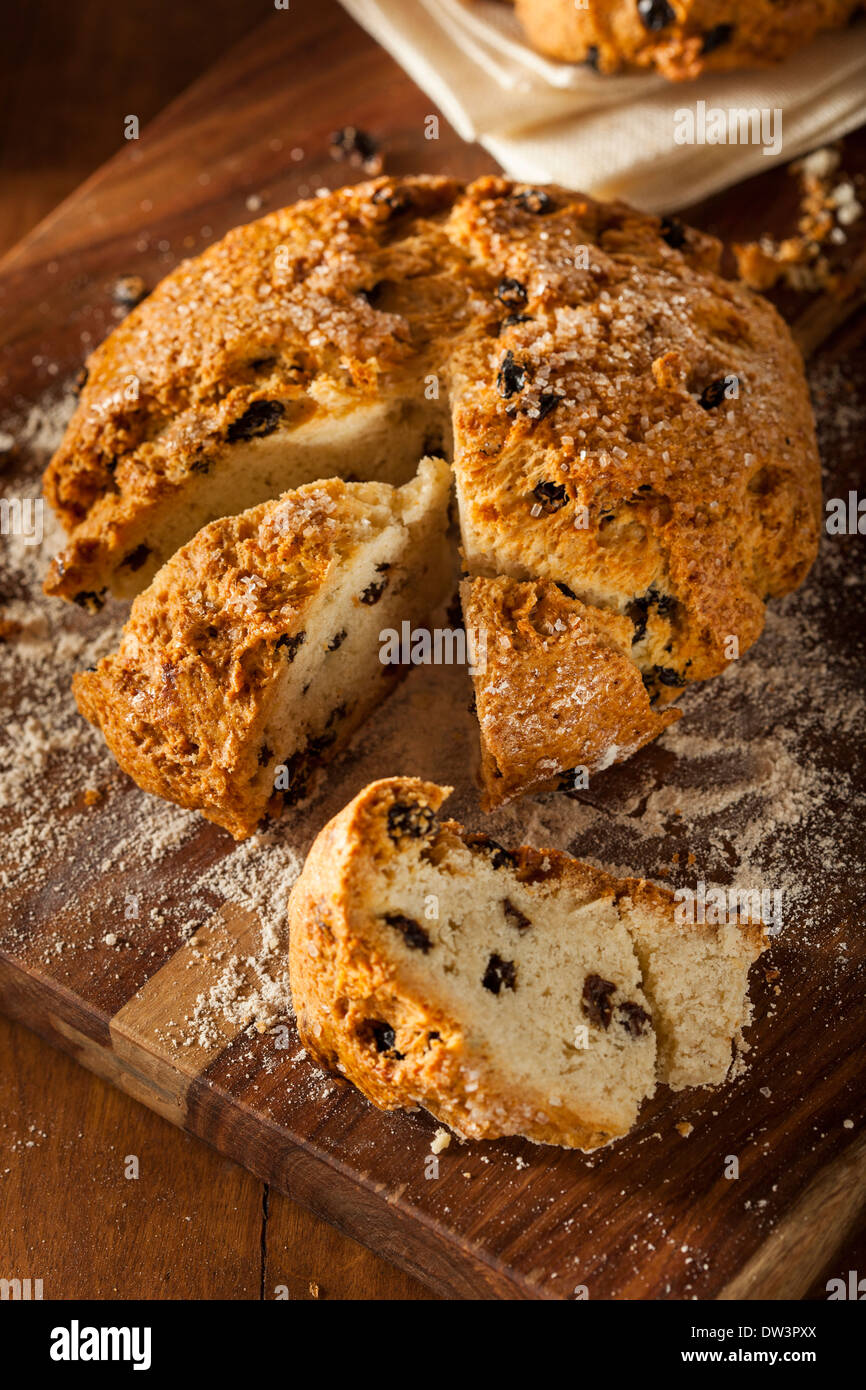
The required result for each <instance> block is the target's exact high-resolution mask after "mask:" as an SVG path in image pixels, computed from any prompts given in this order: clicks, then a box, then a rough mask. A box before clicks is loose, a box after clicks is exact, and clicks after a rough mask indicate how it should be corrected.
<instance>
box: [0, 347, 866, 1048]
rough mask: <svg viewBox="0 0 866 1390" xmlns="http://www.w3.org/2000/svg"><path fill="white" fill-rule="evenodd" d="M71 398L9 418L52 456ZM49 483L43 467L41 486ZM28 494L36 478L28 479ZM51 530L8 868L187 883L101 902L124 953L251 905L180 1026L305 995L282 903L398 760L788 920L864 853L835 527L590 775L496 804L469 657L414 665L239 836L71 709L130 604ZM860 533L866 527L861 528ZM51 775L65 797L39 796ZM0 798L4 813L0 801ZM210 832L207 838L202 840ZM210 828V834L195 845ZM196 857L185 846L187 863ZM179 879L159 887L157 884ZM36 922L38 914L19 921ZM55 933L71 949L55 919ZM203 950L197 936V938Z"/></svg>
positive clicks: (44, 550) (0, 649)
mask: <svg viewBox="0 0 866 1390" xmlns="http://www.w3.org/2000/svg"><path fill="white" fill-rule="evenodd" d="M845 386H846V381H845V374H844V369H843V368H838V367H836V368H832V369H823V370H822V373H821V374H819V375H818V377H817V378H816V379H815V380H813V389H814V390H815V392H816V396H817V399H818V402H819V404H820V401H821V397H822V394H823V395H824V396H825V397H826V398H828V399H830V398H832V399H833V400H834V402H836V404H834V407H833V409H832V411H825V412H824V415H823V419H822V417H821V416H820V414H819V419H822V447H823V450H824V452H825V456H827V457H833V456H834V451H837V450H838V449H839V448H841V447H844V446H845V444H846V441H847V445H848V447H849V449H850V441H851V440H852V439H855V438H857V437H862V433H863V429H864V423H866V422H864V419H863V414H862V410H861V409H859V408H857V407H856V406H855V405H853V404H850V403H848V402H847V400H846V397H845V392H844V390H842V392H841V395H842V403H841V404H838V401H839V398H840V388H844V387H845ZM69 409H70V402H69V398H63V399H62V400H60V401H59V402H58V403H57V404H55V405H53V406H50V407H48V408H47V409H44V410H41V411H40V410H31V411H30V412H29V413H28V415H27V417H26V419H25V420H24V421H23V423H21V424H19V426H18V427H16V428H15V429H14V430H13V431H12V433H13V434H14V436H15V438H16V439H17V440H18V442H19V443H20V444H22V445H23V446H26V448H27V449H28V450H29V451H30V453H31V454H32V455H33V456H34V459H35V461H36V462H37V464H38V466H39V467H40V468H41V466H43V465H44V463H45V461H46V459H47V457H48V455H49V454H50V452H51V450H52V449H53V447H55V445H56V443H57V442H58V440H59V437H60V434H61V433H62V429H63V426H64V424H65V420H66V418H67V414H68V412H69ZM34 487H35V483H34ZM32 495H35V492H34V493H33V494H32ZM45 525H46V534H45V539H44V542H43V544H42V545H41V546H35V545H34V546H28V545H26V544H24V542H23V540H21V539H19V538H16V537H4V538H3V550H2V551H0V566H2V577H3V579H4V583H3V589H2V593H3V594H4V596H7V595H8V597H6V601H5V602H4V603H3V605H2V609H0V622H2V623H3V624H4V626H3V627H2V628H0V632H2V633H3V634H4V636H5V640H0V683H2V685H3V686H4V687H5V688H6V689H7V690H8V691H10V692H11V694H12V695H13V696H14V700H13V701H12V704H13V708H12V712H11V714H10V715H9V717H8V718H7V720H6V722H5V724H4V726H3V727H2V729H0V830H3V831H5V834H4V853H3V857H2V861H0V886H2V887H3V888H9V889H13V888H15V887H18V888H21V887H22V886H26V887H27V889H28V890H31V889H33V888H34V887H37V886H39V885H40V884H43V883H45V884H47V883H48V882H49V881H50V880H51V879H52V877H53V876H54V874H55V870H56V865H57V863H63V864H64V865H66V864H67V862H68V861H69V859H70V856H71V852H72V846H73V845H74V846H75V847H76V849H77V854H78V858H79V860H80V863H78V865H77V869H78V871H79V872H81V873H88V874H90V875H94V876H98V877H99V876H101V877H105V878H106V879H108V878H111V877H112V876H113V875H122V876H123V884H124V886H125V887H126V888H129V886H130V885H133V884H135V883H136V882H138V881H140V882H141V884H142V885H143V890H144V891H145V892H147V891H150V894H151V897H153V896H154V889H153V885H154V883H155V882H156V883H157V884H158V885H162V884H163V883H165V884H169V883H173V884H174V890H173V892H174V897H173V899H171V900H170V895H169V894H168V893H167V892H166V893H165V894H164V895H161V890H158V891H157V892H156V900H157V905H156V906H152V907H151V908H150V910H149V915H147V916H145V917H144V918H142V919H134V920H132V921H128V920H126V919H125V918H124V917H123V915H122V913H121V911H120V909H121V907H122V896H123V895H121V894H119V892H108V893H107V895H106V898H105V904H106V905H107V907H108V908H110V909H114V910H116V913H117V914H119V918H118V921H117V922H115V920H114V918H113V917H112V918H111V920H109V921H106V918H105V916H104V915H103V916H102V918H101V920H100V921H94V922H93V923H92V925H93V933H94V938H93V939H94V942H99V943H101V944H103V945H104V943H105V938H106V936H109V937H113V938H114V941H115V942H116V945H114V946H112V948H111V949H116V950H123V949H125V948H126V947H127V946H128V943H129V941H130V939H131V938H132V937H133V936H134V934H135V933H136V932H141V931H144V930H146V929H147V924H148V923H153V924H155V925H156V926H159V927H161V928H164V927H165V925H166V924H169V925H170V926H171V927H172V929H173V930H175V931H176V934H177V942H178V944H180V943H182V942H184V941H186V942H189V941H190V939H191V938H192V939H194V934H195V932H196V931H197V930H198V928H200V927H201V926H202V925H203V924H204V923H205V922H206V921H207V920H208V918H209V917H210V916H211V915H212V914H213V913H214V912H215V911H216V910H217V909H218V908H219V906H220V904H222V903H233V904H236V905H237V906H238V907H240V908H242V909H245V910H246V911H248V912H250V913H253V914H255V915H256V916H257V917H258V919H259V921H260V923H261V939H260V944H259V946H258V948H257V950H256V951H255V952H254V953H253V954H252V955H251V956H249V957H246V958H244V959H243V960H241V959H239V958H233V957H230V958H226V959H225V960H223V961H221V962H220V963H219V972H218V978H217V979H216V980H215V981H214V983H213V985H212V986H211V987H210V988H209V989H208V990H207V991H206V992H205V993H204V994H202V995H201V997H200V998H198V999H197V1000H196V1003H195V1006H194V1009H193V1011H192V1014H191V1016H190V1017H189V1018H188V1019H187V1020H185V1021H184V1020H180V1021H179V1024H178V1026H179V1029H180V1033H179V1037H181V1035H182V1037H181V1041H182V1042H185V1043H186V1044H187V1045H188V1044H189V1042H190V1041H191V1040H198V1041H199V1042H203V1041H205V1040H206V1039H207V1038H209V1037H210V1038H213V1037H214V1036H215V1032H214V1030H216V1029H218V1028H219V1027H221V1026H223V1025H225V1024H226V1023H227V1024H229V1025H230V1026H232V1027H235V1028H236V1027H237V1026H239V1025H243V1026H245V1027H249V1028H250V1029H254V1028H256V1027H258V1028H262V1027H271V1026H273V1024H274V1022H275V1021H276V1020H278V1019H279V1018H280V1017H287V1016H288V1014H289V1012H290V997H289V993H288V985H287V981H286V977H285V970H284V968H283V967H284V961H285V954H286V952H285V947H286V910H285V909H286V901H287V897H288V892H289V889H290V887H291V885H292V883H293V882H294V880H295V878H296V877H297V875H298V873H299V872H300V868H301V865H302V863H303V859H304V856H305V854H306V852H307V850H308V848H309V845H310V843H311V842H312V839H313V837H314V835H315V833H316V831H317V830H318V829H319V828H320V827H321V826H322V825H323V824H324V823H325V821H327V820H328V819H329V818H330V817H331V816H332V815H334V814H335V813H336V812H337V811H338V810H339V809H340V808H341V807H342V806H343V805H344V804H345V802H346V801H347V800H349V799H350V798H351V797H352V796H353V795H354V794H355V793H356V792H357V791H358V790H359V789H360V787H361V786H363V785H364V784H365V783H366V782H367V781H369V780H372V778H374V777H379V776H388V775H393V774H395V773H405V774H414V775H419V776H426V777H430V778H432V779H434V780H437V781H439V782H444V783H448V784H451V785H453V786H454V788H455V793H454V796H453V797H452V799H451V801H450V802H449V803H448V811H449V813H450V814H452V815H454V816H455V817H457V818H460V819H463V820H465V821H466V822H467V823H468V824H469V825H470V827H471V828H473V829H481V828H484V829H485V830H488V831H489V832H490V833H491V834H493V835H494V836H495V837H496V838H497V839H500V840H502V841H504V842H506V843H508V842H511V843H517V842H521V841H526V842H529V843H535V844H537V845H540V846H543V845H550V846H553V847H556V848H562V849H567V850H570V851H572V852H574V853H577V854H579V855H581V856H582V857H584V858H588V859H590V860H592V861H594V862H596V863H601V864H604V865H605V866H606V867H607V868H609V869H612V870H613V871H615V872H618V873H622V874H624V875H630V874H635V873H637V874H644V875H646V876H647V877H651V878H656V879H658V880H659V881H661V882H666V883H669V884H688V885H694V883H695V882H696V880H697V879H698V878H700V877H703V878H704V879H705V880H706V881H707V882H723V883H732V884H734V885H736V886H742V887H748V888H754V887H762V886H767V887H770V888H782V889H783V892H784V896H785V905H786V906H785V918H786V921H787V920H790V918H791V916H792V915H797V916H799V918H800V922H799V929H800V930H803V931H806V932H808V931H809V930H811V929H813V928H814V929H817V928H819V927H820V924H821V921H822V920H824V918H825V917H826V914H827V913H828V912H830V911H831V910H832V902H833V899H834V895H835V897H836V898H838V894H839V889H840V885H841V888H842V890H843V891H844V887H845V885H846V883H847V882H848V881H849V879H850V878H851V877H853V876H854V875H856V874H857V873H859V872H861V870H862V862H861V860H862V855H861V844H862V825H863V823H864V819H866V800H864V796H863V792H862V786H860V785H858V783H857V778H856V773H857V769H858V763H859V759H858V752H859V750H860V748H862V740H863V731H864V722H866V721H864V693H863V677H862V672H863V651H862V634H859V635H858V629H857V628H855V626H854V624H852V629H851V633H850V635H849V639H848V640H847V641H840V640H839V639H838V637H836V638H834V640H832V641H830V642H828V641H827V640H826V628H827V605H828V598H829V599H831V600H832V596H833V595H835V594H838V593H839V592H840V591H841V592H844V593H845V594H846V595H850V604H851V608H852V610H854V609H860V610H862V604H863V575H862V573H860V572H858V571H857V570H855V569H854V565H853V560H854V552H853V551H852V549H851V546H850V545H845V544H844V543H843V541H842V538H828V537H826V536H825V537H824V540H823V545H822V553H821V557H820V559H819V561H818V563H817V565H816V567H815V569H814V570H813V572H812V574H811V575H810V577H809V579H808V581H807V583H806V585H805V587H804V588H803V589H801V590H800V591H798V592H797V593H795V594H792V595H789V596H788V597H787V598H786V599H784V600H782V601H780V602H775V603H772V604H770V606H769V608H768V612H767V622H766V629H765V632H764V635H763V636H762V638H761V639H760V641H759V642H758V643H757V644H756V645H755V647H753V648H752V650H751V651H750V652H748V653H746V654H745V656H744V657H743V658H742V660H740V661H738V662H735V663H733V664H732V665H731V666H730V667H729V669H728V671H727V672H726V673H725V675H724V676H722V677H720V678H719V679H717V680H715V681H711V682H708V683H707V684H706V685H703V686H700V687H696V688H693V689H690V690H688V691H687V692H686V693H685V695H684V697H683V700H682V708H683V710H684V718H683V719H682V720H681V721H680V722H679V723H678V724H677V725H675V726H674V727H673V728H671V729H670V730H668V731H667V732H666V733H665V735H664V736H663V738H662V739H661V740H660V741H659V742H658V743H657V744H656V745H654V746H652V747H650V748H648V749H645V750H643V751H642V752H641V753H639V754H638V755H637V756H636V757H635V758H633V759H631V760H630V761H629V762H627V763H625V764H621V765H617V766H615V767H612V768H610V769H609V770H607V771H605V772H604V773H603V774H601V775H600V776H598V777H597V778H596V779H594V780H593V784H592V785H591V787H590V788H589V790H588V791H587V792H586V793H576V794H574V795H566V794H562V793H558V794H552V795H548V796H546V797H541V798H537V799H534V800H529V801H527V802H525V803H516V804H514V805H512V806H510V807H506V808H504V809H502V810H500V811H498V812H497V813H496V814H495V815H494V816H492V817H488V818H482V817H481V815H480V813H479V811H478V807H477V791H476V787H475V782H474V774H475V769H476V767H477V762H478V751H477V727H476V725H475V721H474V718H473V716H472V715H471V714H470V713H469V709H468V702H469V694H470V691H469V684H468V678H467V676H466V673H465V672H464V671H463V670H461V669H459V668H453V667H451V668H449V667H434V668H421V669H418V670H415V671H413V672H412V673H411V675H410V676H409V678H408V679H407V680H406V681H405V682H404V683H403V685H402V686H401V687H399V688H398V690H397V691H396V692H395V693H394V695H393V696H392V697H391V699H390V700H389V701H388V702H387V703H386V705H385V706H384V707H383V710H382V713H381V715H380V716H379V717H378V718H377V719H376V720H375V721H372V722H371V724H370V725H368V726H367V728H366V729H364V730H362V731H361V733H360V734H359V736H358V737H357V738H356V740H355V743H354V745H353V747H352V749H351V750H350V752H349V754H348V755H347V756H346V757H345V758H343V759H342V760H341V761H340V762H339V763H338V764H337V765H335V766H334V767H333V768H331V769H329V770H328V773H327V779H326V780H325V781H324V782H323V784H322V785H321V786H320V787H319V788H318V789H317V790H316V791H315V793H314V795H313V797H312V798H311V799H310V801H309V802H308V804H307V805H306V806H305V807H302V808H300V810H299V811H298V812H296V813H295V814H294V815H293V817H292V819H291V820H288V819H287V820H285V821H283V822H278V823H277V824H276V825H275V826H274V828H273V829H272V830H269V831H268V832H266V833H261V834H258V835H255V836H253V837H252V838H251V839H250V840H248V841H246V842H244V843H243V844H241V845H238V846H234V847H232V846H231V842H230V841H229V840H228V837H226V836H225V835H223V834H221V833H220V832H216V831H211V830H207V831H206V832H205V834H203V833H202V822H201V820H200V818H199V817H198V816H197V815H196V814H195V813H194V812H190V811H185V810H182V809H180V808H178V807H174V806H171V805H169V804H167V803H164V802H161V801H159V800H157V799H156V798H153V797H149V796H146V795H145V794H144V793H141V792H139V791H138V790H137V789H135V788H134V787H132V786H131V784H130V783H129V782H128V779H126V778H125V777H124V776H123V774H121V773H120V772H119V771H118V769H117V768H116V766H115V765H114V762H113V759H112V758H111V756H110V754H109V753H108V752H107V750H106V749H105V746H104V744H103V743H102V740H101V738H100V736H99V735H98V734H97V733H96V732H95V730H92V729H91V728H90V726H89V725H87V724H86V722H85V721H84V720H83V719H82V718H81V717H80V716H79V715H78V713H77V710H76V708H75V704H74V701H73V699H72V697H71V695H70V691H69V687H70V682H71V678H72V675H73V674H74V672H75V671H76V670H80V669H83V668H84V667H86V666H90V665H93V664H94V663H95V662H96V661H97V660H98V659H99V657H100V656H102V655H104V654H105V653H106V652H108V651H110V650H111V649H112V648H113V647H114V646H115V645H116V642H117V639H118V635H119V630H120V626H121V624H122V622H123V619H124V616H125V612H126V607H125V605H122V604H120V603H116V602H111V603H109V604H108V605H107V606H106V608H105V609H104V610H103V612H102V613H101V614H99V615H96V616H92V615H87V614H80V613H78V612H77V611H74V610H71V609H70V608H69V607H68V606H67V605H65V604H62V603H59V602H52V601H49V600H47V599H45V598H44V597H43V596H42V594H41V591H40V584H41V578H42V575H43V573H44V571H45V568H46V563H47V559H48V557H49V556H50V554H51V553H53V550H54V549H56V548H57V545H58V543H59V540H60V535H59V533H58V531H57V527H56V523H55V522H53V520H52V518H51V514H50V511H49V510H48V509H47V508H46V509H45ZM853 540H854V543H855V544H856V540H857V538H853ZM49 782H50V789H51V790H50V795H51V810H50V813H48V814H46V811H45V808H44V806H43V802H42V796H43V793H44V789H45V787H46V786H47V785H48V784H49ZM114 808H117V813H116V816H115V826H116V834H115V838H114V839H113V840H111V841H110V849H106V848H105V846H106V843H107V841H106V837H105V835H104V833H103V834H101V835H100V836H99V837H98V844H97V843H95V842H96V839H97V837H96V836H94V845H93V853H92V858H91V859H88V858H87V846H86V844H85V846H84V848H82V839H84V840H85V841H86V839H87V836H86V834H84V835H83V831H85V832H86V828H87V825H88V819H87V818H88V817H90V816H93V815H94V814H99V813H100V810H102V809H104V810H105V812H106V813H107V814H109V815H111V814H114ZM4 817H5V818H6V819H5V820H4ZM208 837H209V838H208ZM200 842H204V843H205V844H206V846H207V853H205V854H201V853H199V849H198V847H199V845H200ZM187 859H188V862H187ZM163 896H164V898H165V901H163V900H162V897H163ZM21 930H22V931H26V922H25V923H23V924H22V927H21ZM50 949H52V950H56V951H57V952H58V953H60V952H62V949H63V940H62V933H59V934H58V939H57V940H56V941H55V942H54V943H53V945H52V947H51V948H50ZM192 949H195V948H194V947H193V948H192Z"/></svg>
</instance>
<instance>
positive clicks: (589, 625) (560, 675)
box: [460, 576, 681, 811]
mask: <svg viewBox="0 0 866 1390" xmlns="http://www.w3.org/2000/svg"><path fill="white" fill-rule="evenodd" d="M460 594H461V599H462V603H463V615H464V619H465V622H466V627H467V630H468V631H469V632H471V633H473V634H478V635H479V636H480V635H483V641H477V646H478V649H479V659H478V660H477V661H476V663H475V665H474V668H473V674H472V680H473V684H474V687H475V709H476V712H477V715H478V725H479V729H480V731H481V777H482V781H483V786H484V791H483V795H482V801H481V806H482V809H483V810H485V811H491V810H493V809H494V807H496V806H500V805H502V804H503V803H505V802H507V801H511V800H512V799H513V798H514V797H516V796H522V795H523V794H524V793H527V792H538V791H543V790H550V789H551V788H552V787H555V786H572V785H574V782H573V777H572V774H573V772H574V770H575V769H578V768H584V769H586V771H587V773H592V772H599V771H601V770H602V769H603V768H606V767H609V766H610V765H611V763H614V762H621V761H622V760H623V759H624V758H628V757H630V756H631V755H632V753H636V752H637V750H638V748H642V747H643V745H644V744H645V743H648V742H649V741H650V739H653V738H656V737H657V736H658V735H659V734H660V733H661V732H662V730H663V729H666V728H667V727H668V725H669V724H672V723H673V722H674V721H675V720H677V719H679V717H680V713H681V712H680V711H679V710H676V709H663V710H656V709H654V708H653V707H652V705H651V704H650V697H649V694H648V692H647V690H646V688H645V686H644V683H643V680H642V678H641V672H640V669H639V668H638V666H637V665H636V664H635V662H634V660H633V650H634V648H635V646H636V645H637V644H636V641H635V629H634V627H633V625H632V622H631V621H630V619H629V618H628V617H627V616H626V615H625V614H620V613H608V612H605V611H604V610H602V609H598V608H587V607H586V605H585V604H582V603H581V602H580V601H579V600H578V599H576V598H574V596H573V595H571V594H570V593H568V591H566V592H565V593H563V591H562V586H557V585H556V584H551V583H549V582H546V583H545V582H539V581H535V582H529V581H520V580H517V579H506V578H503V577H502V576H500V577H499V578H497V579H471V580H464V582H463V584H462V585H461V586H460ZM641 640H644V639H643V638H642V639H641ZM482 656H483V659H482ZM676 693H677V692H676V691H675V690H671V691H670V694H672V695H675V694H676ZM540 695H541V698H539V696H540Z"/></svg>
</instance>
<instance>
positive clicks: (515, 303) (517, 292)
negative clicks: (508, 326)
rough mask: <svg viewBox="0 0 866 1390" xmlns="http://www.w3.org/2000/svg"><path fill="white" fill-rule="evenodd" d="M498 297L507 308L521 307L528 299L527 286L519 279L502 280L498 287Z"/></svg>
mask: <svg viewBox="0 0 866 1390" xmlns="http://www.w3.org/2000/svg"><path fill="white" fill-rule="evenodd" d="M496 298H497V299H499V300H500V301H501V302H502V303H503V304H504V305H505V307H506V308H507V309H521V308H522V307H523V305H524V304H525V303H526V300H527V293H526V286H525V285H522V284H521V283H520V281H519V280H512V279H506V280H500V282H499V284H498V286H497V289H496Z"/></svg>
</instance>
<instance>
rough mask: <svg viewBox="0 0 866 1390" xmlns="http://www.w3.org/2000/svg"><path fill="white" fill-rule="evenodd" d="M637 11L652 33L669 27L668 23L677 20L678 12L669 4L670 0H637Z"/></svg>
mask: <svg viewBox="0 0 866 1390" xmlns="http://www.w3.org/2000/svg"><path fill="white" fill-rule="evenodd" d="M637 12H638V15H639V16H640V21H641V24H642V25H643V27H644V28H645V29H648V30H649V32H650V33H651V34H657V33H659V31H660V30H662V29H667V27H668V25H669V24H673V23H674V21H675V20H676V13H675V11H674V10H673V9H672V8H671V6H670V5H669V4H668V0H637Z"/></svg>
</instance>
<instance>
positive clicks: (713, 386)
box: [698, 376, 737, 410]
mask: <svg viewBox="0 0 866 1390" xmlns="http://www.w3.org/2000/svg"><path fill="white" fill-rule="evenodd" d="M736 380H737V378H736V377H727V376H720V377H717V378H716V380H715V381H711V382H710V384H709V386H705V387H704V389H703V391H702V392H701V395H700V399H699V401H698V405H701V406H703V408H704V410H714V409H715V407H716V406H717V405H721V404H722V401H723V400H724V399H725V397H726V394H727V389H728V382H729V381H736Z"/></svg>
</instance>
